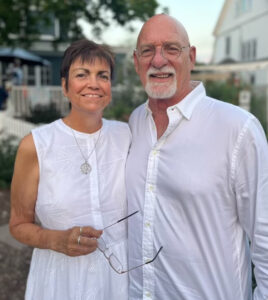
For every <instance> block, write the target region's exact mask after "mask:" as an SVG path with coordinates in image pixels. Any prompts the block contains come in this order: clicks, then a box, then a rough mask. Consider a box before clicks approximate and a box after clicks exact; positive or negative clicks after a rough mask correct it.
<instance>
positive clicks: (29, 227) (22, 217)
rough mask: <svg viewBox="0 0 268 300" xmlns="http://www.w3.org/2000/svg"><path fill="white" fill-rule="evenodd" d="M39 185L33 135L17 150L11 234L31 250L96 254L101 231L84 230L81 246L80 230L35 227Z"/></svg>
mask: <svg viewBox="0 0 268 300" xmlns="http://www.w3.org/2000/svg"><path fill="white" fill-rule="evenodd" d="M38 183H39V165H38V158H37V153H36V149H35V145H34V141H33V137H32V135H31V134H29V135H27V136H26V137H25V138H23V140H22V141H21V143H20V146H19V148H18V152H17V157H16V162H15V167H14V174H13V179H12V184H11V214H10V221H9V228H10V232H11V234H12V235H13V236H14V237H15V238H16V239H17V240H18V241H20V242H21V243H24V244H27V245H29V246H32V247H36V248H42V249H51V250H55V251H58V252H62V253H64V254H67V255H70V256H78V255H85V254H88V253H91V252H93V251H95V250H96V247H97V241H96V239H95V238H98V237H99V236H100V235H101V231H99V230H95V229H94V228H91V227H83V237H82V238H81V239H80V245H78V243H77V238H78V236H79V234H80V229H79V227H74V228H71V229H69V230H48V229H43V228H41V227H40V226H38V225H37V224H35V204H36V199H37V192H38Z"/></svg>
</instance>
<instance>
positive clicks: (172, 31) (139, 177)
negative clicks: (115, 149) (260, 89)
mask: <svg viewBox="0 0 268 300" xmlns="http://www.w3.org/2000/svg"><path fill="white" fill-rule="evenodd" d="M195 57H196V49H195V47H193V46H190V42H189V38H188V35H187V32H186V30H185V29H184V27H183V26H182V25H181V24H180V23H179V22H178V21H176V20H175V19H173V18H171V17H169V16H167V15H164V14H161V15H156V16H154V17H152V18H151V19H149V20H148V21H147V22H146V23H145V24H144V26H143V27H142V29H141V32H140V34H139V36H138V41H137V49H136V50H135V52H134V63H135V68H136V71H137V73H138V75H139V77H140V79H141V82H142V84H143V86H144V88H145V91H146V92H147V94H148V98H149V99H148V102H147V103H145V104H143V105H141V106H140V107H138V108H137V109H136V110H135V111H134V112H133V114H132V115H131V118H130V127H131V130H132V135H133V141H132V146H131V149H130V153H129V158H128V162H127V190H128V201H129V204H128V206H129V211H130V212H132V211H135V210H139V212H140V213H139V214H137V215H136V216H133V217H132V218H130V220H129V267H130V268H131V267H132V266H135V265H139V264H141V263H144V262H146V261H147V260H148V259H151V258H152V257H154V255H155V253H157V251H158V249H159V248H160V247H161V246H163V250H162V251H161V252H160V253H159V255H158V257H157V258H156V259H155V261H154V262H153V263H152V264H148V265H145V266H144V267H143V268H138V269H135V270H133V271H131V272H130V274H129V276H130V289H129V292H130V299H131V300H134V299H135V300H137V299H154V300H250V299H252V292H251V259H252V262H253V264H254V265H255V277H256V281H257V285H258V287H257V288H256V289H255V292H254V299H255V300H264V299H268V199H267V198H268V147H267V140H266V138H265V135H264V132H263V129H262V128H261V125H260V124H259V122H258V120H257V119H256V118H255V117H254V116H253V115H251V114H250V113H248V112H246V111H244V110H242V109H240V108H238V107H235V106H233V105H230V104H227V103H224V102H221V101H218V100H215V99H212V98H209V97H207V96H206V92H205V88H204V86H203V84H202V83H200V82H192V81H191V80H190V73H191V70H192V69H193V68H194V64H195ZM248 240H250V242H251V243H250V246H249V242H248Z"/></svg>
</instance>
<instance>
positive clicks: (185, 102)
mask: <svg viewBox="0 0 268 300" xmlns="http://www.w3.org/2000/svg"><path fill="white" fill-rule="evenodd" d="M191 84H192V87H193V89H192V91H191V92H190V93H189V94H188V95H186V96H185V97H184V98H183V99H182V100H181V101H180V102H178V103H177V104H175V105H173V106H170V107H169V108H168V110H174V108H175V109H176V110H178V111H179V112H180V113H181V114H182V115H183V116H184V117H185V118H186V119H187V120H190V119H191V116H192V113H193V111H194V109H195V107H196V105H197V103H198V102H199V101H200V100H201V99H202V98H203V97H204V96H206V90H205V88H204V85H203V83H202V82H200V81H192V82H191ZM145 108H146V112H147V115H148V114H152V111H151V109H150V107H149V100H147V101H146V103H145Z"/></svg>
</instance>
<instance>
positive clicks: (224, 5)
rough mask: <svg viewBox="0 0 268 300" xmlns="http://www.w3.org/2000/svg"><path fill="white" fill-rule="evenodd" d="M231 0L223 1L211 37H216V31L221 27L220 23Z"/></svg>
mask: <svg viewBox="0 0 268 300" xmlns="http://www.w3.org/2000/svg"><path fill="white" fill-rule="evenodd" d="M231 2H232V0H225V1H224V3H223V6H222V9H221V12H220V15H219V17H218V21H217V23H216V26H215V28H214V30H213V35H214V36H215V35H217V33H218V30H219V29H220V26H221V25H222V22H223V20H224V18H225V15H226V13H227V10H228V7H229V5H230V4H231Z"/></svg>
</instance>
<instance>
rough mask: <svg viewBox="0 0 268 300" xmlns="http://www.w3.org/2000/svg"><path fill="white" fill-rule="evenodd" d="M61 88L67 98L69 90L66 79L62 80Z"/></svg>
mask: <svg viewBox="0 0 268 300" xmlns="http://www.w3.org/2000/svg"><path fill="white" fill-rule="evenodd" d="M61 88H62V93H63V95H64V96H65V97H67V88H66V79H65V78H61Z"/></svg>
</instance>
